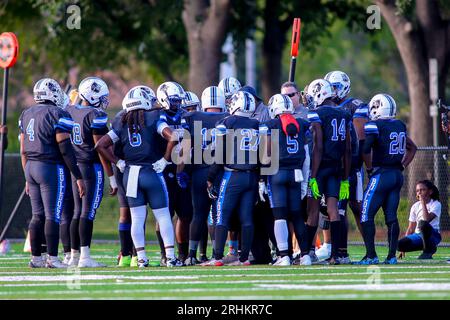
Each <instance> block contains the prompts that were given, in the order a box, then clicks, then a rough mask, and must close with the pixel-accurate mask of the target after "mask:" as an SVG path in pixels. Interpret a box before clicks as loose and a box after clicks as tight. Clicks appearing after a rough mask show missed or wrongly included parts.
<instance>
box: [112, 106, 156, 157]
mask: <svg viewBox="0 0 450 320" xmlns="http://www.w3.org/2000/svg"><path fill="white" fill-rule="evenodd" d="M144 121H145V126H144V128H140V130H139V133H135V132H134V130H130V128H128V124H126V123H122V122H121V121H114V122H113V127H112V129H111V131H112V132H110V133H109V135H110V137H111V139H112V140H113V142H114V143H115V144H116V145H118V147H119V148H120V150H117V152H118V153H119V154H121V155H123V159H124V160H125V162H126V163H127V164H129V165H142V166H144V165H147V166H148V165H151V164H152V163H154V162H155V161H158V160H159V159H161V158H162V157H163V156H164V150H165V146H164V148H163V147H162V146H161V139H160V138H161V136H160V133H159V132H158V127H161V126H162V123H161V122H160V121H159V114H158V112H157V111H146V112H144ZM131 129H133V128H131Z"/></svg>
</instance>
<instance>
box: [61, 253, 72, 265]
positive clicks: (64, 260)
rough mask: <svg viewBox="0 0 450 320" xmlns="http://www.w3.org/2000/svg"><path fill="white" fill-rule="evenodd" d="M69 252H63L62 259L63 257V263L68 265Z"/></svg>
mask: <svg viewBox="0 0 450 320" xmlns="http://www.w3.org/2000/svg"><path fill="white" fill-rule="evenodd" d="M70 257H71V255H70V252H64V259H63V261H62V262H63V263H64V264H67V265H69V262H70Z"/></svg>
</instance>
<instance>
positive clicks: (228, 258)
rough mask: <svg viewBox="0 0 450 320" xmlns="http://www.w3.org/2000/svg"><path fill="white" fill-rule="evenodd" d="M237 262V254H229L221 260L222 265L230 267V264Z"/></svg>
mask: <svg viewBox="0 0 450 320" xmlns="http://www.w3.org/2000/svg"><path fill="white" fill-rule="evenodd" d="M237 260H239V257H238V256H237V254H233V253H231V252H229V253H228V254H227V255H226V256H225V257H224V258H223V264H226V265H231V263H233V262H236V261H237Z"/></svg>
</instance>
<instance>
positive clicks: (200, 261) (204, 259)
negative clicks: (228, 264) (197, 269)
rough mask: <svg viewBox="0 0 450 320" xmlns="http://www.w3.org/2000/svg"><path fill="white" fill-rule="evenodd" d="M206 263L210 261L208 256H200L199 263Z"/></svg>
mask: <svg viewBox="0 0 450 320" xmlns="http://www.w3.org/2000/svg"><path fill="white" fill-rule="evenodd" d="M206 261H208V257H207V256H206V254H202V255H200V259H199V263H203V262H206Z"/></svg>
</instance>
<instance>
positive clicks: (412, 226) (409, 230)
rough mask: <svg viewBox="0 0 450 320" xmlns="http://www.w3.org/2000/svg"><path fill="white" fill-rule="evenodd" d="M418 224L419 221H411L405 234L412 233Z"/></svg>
mask: <svg viewBox="0 0 450 320" xmlns="http://www.w3.org/2000/svg"><path fill="white" fill-rule="evenodd" d="M416 225H417V222H413V221H409V224H408V228H407V229H406V233H405V236H409V235H410V234H413V233H414V230H415V229H416Z"/></svg>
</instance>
